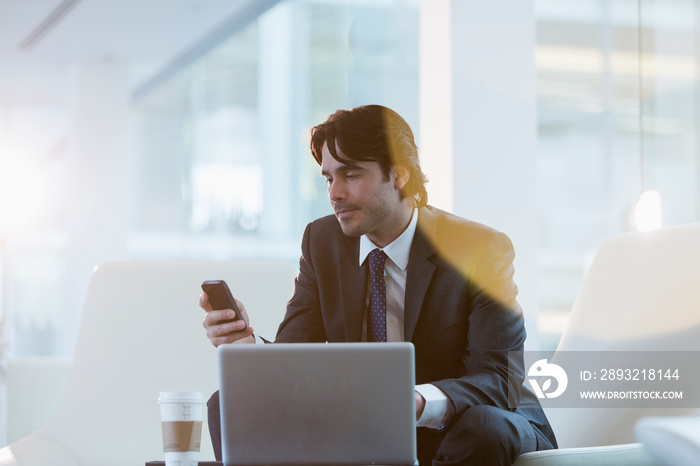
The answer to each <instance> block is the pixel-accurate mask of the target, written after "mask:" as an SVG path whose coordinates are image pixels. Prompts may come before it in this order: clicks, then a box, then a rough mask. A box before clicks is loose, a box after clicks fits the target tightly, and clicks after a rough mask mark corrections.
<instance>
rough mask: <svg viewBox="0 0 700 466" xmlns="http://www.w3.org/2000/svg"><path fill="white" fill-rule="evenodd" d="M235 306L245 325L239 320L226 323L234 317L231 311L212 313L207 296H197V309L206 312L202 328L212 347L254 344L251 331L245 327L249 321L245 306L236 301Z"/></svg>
mask: <svg viewBox="0 0 700 466" xmlns="http://www.w3.org/2000/svg"><path fill="white" fill-rule="evenodd" d="M236 305H237V306H238V308H239V309H240V311H241V314H242V315H243V320H245V324H244V323H243V322H242V321H240V320H236V321H233V322H226V321H227V320H228V321H230V320H231V319H233V318H235V316H236V314H235V313H234V312H233V310H232V309H225V310H222V311H214V310H212V308H211V306H210V305H209V298H208V297H207V294H206V293H202V294H201V295H200V296H199V307H201V308H202V309H204V310H205V311H206V314H205V315H204V321H203V322H202V326H203V327H204V329H205V330H206V331H207V338H209V341H211V344H212V345H214V346H216V347H218V346H219V345H222V344H224V343H255V337H254V336H253V329H252V328H251V327H250V325H248V326H247V327H246V325H247V324H248V323H249V322H250V320H249V318H248V313H247V312H246V310H245V306H244V305H243V303H242V302H240V301H239V300H237V299H236Z"/></svg>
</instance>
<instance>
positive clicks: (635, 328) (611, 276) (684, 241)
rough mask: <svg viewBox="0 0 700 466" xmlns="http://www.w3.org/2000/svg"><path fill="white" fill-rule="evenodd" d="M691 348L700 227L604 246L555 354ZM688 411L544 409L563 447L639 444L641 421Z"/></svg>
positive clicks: (698, 302) (698, 318)
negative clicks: (637, 429) (637, 426)
mask: <svg viewBox="0 0 700 466" xmlns="http://www.w3.org/2000/svg"><path fill="white" fill-rule="evenodd" d="M690 350H693V351H697V350H700V223H694V224H688V225H682V226H676V227H669V228H663V229H659V230H655V231H651V232H637V233H627V234H623V235H620V236H618V237H615V238H613V239H611V240H609V241H608V242H607V243H605V244H604V245H603V247H602V248H601V249H600V251H599V252H598V254H597V255H596V257H595V259H594V261H593V264H592V265H591V267H590V269H589V270H588V272H587V273H586V276H585V279H584V283H583V286H582V288H581V291H580V292H579V295H578V297H577V299H576V302H575V304H574V307H573V309H572V311H571V317H570V319H569V322H568V324H567V327H566V330H565V331H564V334H563V336H562V338H561V341H560V343H559V346H558V347H557V352H559V351H690ZM556 360H557V356H556V353H555V355H554V358H553V361H554V362H556ZM696 382H697V383H698V385H697V388H700V381H696ZM690 412H692V410H690V409H687V410H685V409H624V408H617V409H590V408H589V409H582V408H571V409H564V408H557V409H549V410H546V414H547V417H548V418H549V420H550V422H551V424H552V427H553V428H554V432H555V434H556V436H557V441H558V442H559V446H560V447H586V446H600V445H614V444H619V443H628V442H634V431H633V427H634V423H635V421H636V420H637V419H639V418H640V417H642V416H649V415H679V414H687V413H690Z"/></svg>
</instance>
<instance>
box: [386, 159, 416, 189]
mask: <svg viewBox="0 0 700 466" xmlns="http://www.w3.org/2000/svg"><path fill="white" fill-rule="evenodd" d="M391 170H392V171H393V172H394V187H395V188H396V189H403V187H404V186H406V183H408V179H409V178H410V176H411V173H410V172H409V171H408V168H406V167H404V166H403V165H394V166H393V167H391Z"/></svg>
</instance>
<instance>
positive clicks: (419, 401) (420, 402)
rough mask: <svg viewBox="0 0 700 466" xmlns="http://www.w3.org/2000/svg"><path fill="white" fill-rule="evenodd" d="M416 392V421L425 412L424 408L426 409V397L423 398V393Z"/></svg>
mask: <svg viewBox="0 0 700 466" xmlns="http://www.w3.org/2000/svg"><path fill="white" fill-rule="evenodd" d="M415 393H416V421H417V420H418V419H420V417H421V415H422V414H423V410H424V409H425V398H423V395H421V394H420V393H418V392H415Z"/></svg>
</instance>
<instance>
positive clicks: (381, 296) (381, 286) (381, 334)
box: [367, 249, 386, 341]
mask: <svg viewBox="0 0 700 466" xmlns="http://www.w3.org/2000/svg"><path fill="white" fill-rule="evenodd" d="M385 261H386V254H384V251H382V250H381V249H375V250H373V251H372V252H370V253H369V273H370V275H371V277H372V292H371V294H370V298H369V319H367V341H386V283H385V282H384V262H385Z"/></svg>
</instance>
